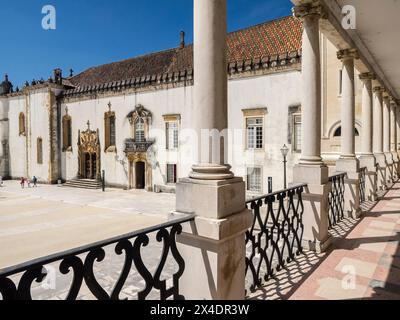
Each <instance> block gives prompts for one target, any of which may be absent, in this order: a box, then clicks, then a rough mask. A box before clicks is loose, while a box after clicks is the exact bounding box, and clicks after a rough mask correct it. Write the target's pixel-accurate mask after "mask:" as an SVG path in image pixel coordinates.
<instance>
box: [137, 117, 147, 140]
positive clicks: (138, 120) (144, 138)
mask: <svg viewBox="0 0 400 320" xmlns="http://www.w3.org/2000/svg"><path fill="white" fill-rule="evenodd" d="M139 123H140V126H142V129H141V130H140V132H141V134H140V136H141V138H142V139H138V132H139V130H138V124H139ZM134 132H135V142H145V141H146V121H145V119H144V118H142V117H138V118H137V119H136V122H135V126H134Z"/></svg>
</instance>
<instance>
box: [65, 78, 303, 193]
mask: <svg viewBox="0 0 400 320" xmlns="http://www.w3.org/2000/svg"><path fill="white" fill-rule="evenodd" d="M299 79H300V73H299V72H297V71H293V72H283V73H279V74H273V75H268V76H261V77H255V78H254V77H253V78H247V79H240V80H231V81H230V82H229V85H228V87H229V88H228V92H229V111H228V116H229V127H230V128H233V129H236V130H239V131H240V132H245V131H244V130H245V128H244V117H243V113H242V111H241V110H242V109H247V108H256V107H267V108H268V114H267V115H266V117H265V142H266V145H265V150H264V151H262V152H258V154H256V156H255V158H254V163H255V165H257V166H262V168H263V181H264V184H265V185H264V190H263V191H266V190H267V177H268V176H272V177H273V178H274V187H275V189H278V188H281V187H283V179H282V172H281V171H282V162H281V161H282V159H281V158H282V156H281V153H280V148H281V147H282V146H283V144H288V139H287V137H288V112H289V109H288V108H289V106H291V105H299V104H300V86H299ZM109 102H111V105H112V107H111V110H112V111H114V112H115V114H116V129H117V130H116V135H117V137H116V141H117V153H116V154H115V153H105V152H104V113H105V112H107V111H108V103H109ZM138 104H142V105H143V106H144V107H145V108H146V109H148V110H149V111H151V112H152V114H153V119H152V123H151V126H150V134H149V136H150V139H155V141H156V143H155V144H154V146H153V147H152V149H151V152H150V153H151V154H149V157H150V159H154V161H151V162H152V164H153V185H165V184H166V165H167V163H177V164H178V168H177V171H178V177H186V176H187V175H188V174H189V172H190V168H191V166H192V164H193V160H192V159H193V157H194V155H193V149H194V148H193V140H192V139H191V138H190V137H189V135H188V132H189V130H190V129H191V126H192V123H191V114H192V111H193V87H192V86H188V87H179V88H174V89H166V90H158V91H147V92H138V93H131V94H128V95H120V96H114V97H107V98H100V99H93V100H87V101H80V102H71V103H68V102H67V103H65V104H63V105H62V107H61V109H62V110H61V113H62V116H63V115H65V109H66V107H67V108H68V114H69V115H70V116H71V118H72V142H73V150H72V152H63V155H62V176H63V178H64V179H66V180H70V179H73V178H75V177H76V175H77V172H78V150H77V143H78V130H81V131H85V130H86V129H87V124H86V123H87V121H88V120H89V121H90V123H91V129H92V130H93V129H94V130H96V129H99V133H100V144H101V168H102V170H105V171H106V180H107V183H108V184H111V185H119V186H127V185H128V170H129V163H128V160H127V158H126V156H125V154H124V141H125V139H126V138H129V137H131V127H130V123H129V121H128V119H127V117H126V116H127V115H128V114H129V112H131V111H133V110H134V108H135V106H136V105H138ZM167 114H179V115H180V116H181V121H180V145H179V151H178V152H174V151H166V145H165V143H166V141H165V140H166V139H165V122H164V118H163V115H167ZM289 147H290V145H289ZM246 157H247V159H246ZM234 158H235V161H233V155H231V156H230V158H228V159H229V162H230V163H232V164H233V170H234V171H235V173H236V174H237V175H242V176H245V172H246V170H245V168H246V166H253V164H252V163H253V159H252V157H248V155H245V154H244V153H243V152H239V153H236V154H235V157H234ZM297 158H298V154H290V155H289V164H288V167H289V172H288V181H290V180H291V167H292V165H293V161H294V160H295V159H297Z"/></svg>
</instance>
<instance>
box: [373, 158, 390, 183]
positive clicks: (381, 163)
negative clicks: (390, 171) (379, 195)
mask: <svg viewBox="0 0 400 320" xmlns="http://www.w3.org/2000/svg"><path fill="white" fill-rule="evenodd" d="M374 156H375V159H376V163H377V190H378V191H385V190H387V181H386V167H387V165H386V157H385V154H384V153H375V154H374Z"/></svg>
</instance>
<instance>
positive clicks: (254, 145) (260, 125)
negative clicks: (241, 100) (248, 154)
mask: <svg viewBox="0 0 400 320" xmlns="http://www.w3.org/2000/svg"><path fill="white" fill-rule="evenodd" d="M264 119H265V118H264V116H247V117H245V126H246V129H245V130H246V150H254V151H259V150H264V146H265V138H264V134H265V129H264V127H265V123H264ZM250 120H255V122H257V120H261V121H260V122H261V123H255V124H252V125H249V121H250ZM250 128H253V139H252V141H251V144H252V146H250V137H249V136H250ZM258 128H261V146H259V144H258V132H257V129H258Z"/></svg>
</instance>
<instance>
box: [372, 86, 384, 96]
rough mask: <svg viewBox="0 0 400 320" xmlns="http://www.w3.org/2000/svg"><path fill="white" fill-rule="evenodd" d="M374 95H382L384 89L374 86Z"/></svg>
mask: <svg viewBox="0 0 400 320" xmlns="http://www.w3.org/2000/svg"><path fill="white" fill-rule="evenodd" d="M373 91H374V93H382V94H383V92H385V88H382V87H380V86H376V87H374V88H373Z"/></svg>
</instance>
